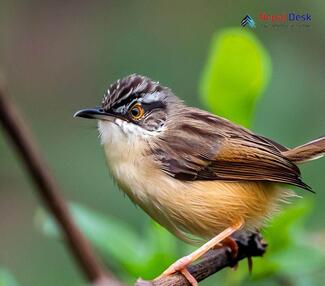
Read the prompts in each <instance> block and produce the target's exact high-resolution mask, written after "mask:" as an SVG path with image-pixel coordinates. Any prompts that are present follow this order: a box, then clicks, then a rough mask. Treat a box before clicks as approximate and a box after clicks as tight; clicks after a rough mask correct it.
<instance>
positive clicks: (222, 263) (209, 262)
mask: <svg viewBox="0 0 325 286" xmlns="http://www.w3.org/2000/svg"><path fill="white" fill-rule="evenodd" d="M235 240H236V242H237V244H238V247H239V249H238V255H237V257H236V258H233V257H232V255H231V251H230V249H229V248H228V247H223V248H220V249H216V250H210V251H209V252H208V253H207V254H206V255H205V256H204V257H203V258H202V259H201V260H200V262H198V263H197V264H194V265H190V266H189V267H188V270H189V271H190V273H191V274H192V275H193V276H194V277H195V279H196V280H197V281H198V282H199V281H202V280H204V279H205V278H207V277H209V276H210V275H212V274H214V273H216V272H218V271H220V270H222V269H223V268H225V267H233V266H235V265H236V264H237V263H238V262H239V261H240V260H242V259H244V258H250V257H252V256H262V255H263V254H264V252H265V251H266V246H267V245H266V243H265V242H264V241H263V239H262V236H261V235H260V234H259V233H243V234H241V235H239V236H238V237H237V238H235ZM135 285H136V286H187V285H190V283H189V282H188V281H187V280H186V278H185V277H184V276H183V275H182V274H179V273H175V274H173V275H171V276H168V277H163V278H156V279H155V280H152V281H145V280H141V279H139V280H138V281H137V283H136V284H135Z"/></svg>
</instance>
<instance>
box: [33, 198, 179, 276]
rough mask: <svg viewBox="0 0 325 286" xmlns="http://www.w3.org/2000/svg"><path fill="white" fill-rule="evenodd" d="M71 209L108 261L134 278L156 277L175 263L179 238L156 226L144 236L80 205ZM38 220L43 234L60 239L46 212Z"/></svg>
mask: <svg viewBox="0 0 325 286" xmlns="http://www.w3.org/2000/svg"><path fill="white" fill-rule="evenodd" d="M70 210H71V212H72V215H73V217H74V219H75V221H76V223H77V225H78V227H79V228H80V229H81V230H82V232H83V233H84V234H85V235H86V237H87V238H88V239H89V240H90V241H91V242H92V243H93V244H94V246H95V247H96V248H97V249H98V250H99V252H100V254H101V255H102V256H103V257H104V259H105V260H106V261H108V262H109V263H110V264H113V265H114V266H115V267H118V268H119V269H120V270H122V271H124V272H126V273H127V274H128V275H131V276H132V277H138V276H139V274H141V276H142V277H143V278H152V277H153V276H154V275H156V274H158V273H160V272H161V271H162V270H163V269H164V268H166V267H167V266H168V265H169V264H170V263H171V262H172V261H173V260H174V255H175V248H176V247H175V239H174V238H173V237H172V236H171V235H170V234H169V233H168V232H167V231H166V230H164V229H163V228H162V227H160V226H158V225H156V224H152V225H151V226H150V227H149V228H148V232H149V234H146V235H145V236H144V237H142V236H140V235H139V234H138V233H136V232H135V231H134V230H133V229H132V228H130V227H129V226H128V225H126V224H125V223H123V222H122V221H119V220H118V219H116V218H112V217H109V216H103V215H101V214H98V213H96V212H94V211H91V210H89V209H87V208H85V207H83V206H81V205H79V204H76V203H72V204H70ZM35 220H36V224H37V226H38V227H39V228H40V229H41V231H42V232H43V233H45V234H46V235H50V236H53V237H57V238H58V237H59V233H58V229H57V226H56V224H55V223H54V221H53V219H52V218H51V217H50V216H49V215H47V214H46V212H45V211H44V210H43V209H39V210H38V211H37V213H36V216H35ZM148 265H150V267H148ZM152 265H154V266H155V267H154V266H152Z"/></svg>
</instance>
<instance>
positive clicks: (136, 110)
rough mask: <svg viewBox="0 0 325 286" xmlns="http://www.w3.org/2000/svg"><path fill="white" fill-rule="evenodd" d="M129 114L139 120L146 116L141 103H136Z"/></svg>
mask: <svg viewBox="0 0 325 286" xmlns="http://www.w3.org/2000/svg"><path fill="white" fill-rule="evenodd" d="M129 113H130V115H131V117H132V118H133V119H136V120H138V119H140V118H141V117H142V116H143V115H144V110H143V107H142V106H141V104H140V103H136V104H135V105H133V106H132V107H131V108H130V110H129Z"/></svg>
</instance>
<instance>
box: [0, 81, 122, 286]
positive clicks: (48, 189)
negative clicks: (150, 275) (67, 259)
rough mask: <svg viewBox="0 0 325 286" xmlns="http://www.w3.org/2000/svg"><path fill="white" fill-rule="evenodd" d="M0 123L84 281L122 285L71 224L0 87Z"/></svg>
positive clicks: (46, 173) (18, 115)
mask: <svg viewBox="0 0 325 286" xmlns="http://www.w3.org/2000/svg"><path fill="white" fill-rule="evenodd" d="M0 122H1V124H2V125H3V128H4V131H5V132H6V133H7V135H8V137H9V138H10V139H11V141H12V143H13V145H14V146H15V148H16V151H17V153H18V154H19V156H20V157H21V159H22V161H23V162H24V164H25V167H26V170H27V171H28V173H29V175H30V176H31V178H32V179H33V181H34V183H35V185H36V187H37V188H36V191H37V192H38V195H39V196H40V198H41V199H42V201H43V203H44V204H45V205H46V207H47V208H48V210H49V211H50V212H51V213H52V214H53V216H54V217H55V219H56V221H57V223H58V225H59V227H60V228H61V230H62V233H63V235H64V238H65V242H66V244H67V247H68V248H69V249H70V251H71V253H72V255H73V256H74V258H75V261H76V262H77V264H78V265H79V267H80V269H81V270H82V272H83V273H84V275H85V276H86V278H87V279H88V280H89V281H90V282H91V283H94V284H95V285H97V286H99V285H101V286H104V285H107V286H108V285H110V286H113V285H116V286H117V285H119V286H120V285H122V283H121V282H119V281H118V280H117V279H116V278H114V276H113V275H112V274H111V273H108V272H107V271H104V269H103V267H102V266H101V264H100V263H99V261H98V260H97V258H96V257H95V255H94V252H93V250H92V249H91V247H90V245H89V243H88V241H87V240H86V239H85V238H84V236H83V235H82V234H81V232H80V231H79V229H78V228H77V227H76V225H75V224H74V222H73V220H72V217H71V215H70V213H69V210H68V208H67V205H66V203H65V201H64V200H63V198H62V196H61V195H60V192H59V187H58V185H57V184H56V181H55V180H54V178H53V176H52V175H51V173H50V171H49V169H48V167H47V165H46V164H45V163H44V161H43V159H42V157H41V155H40V153H39V152H38V150H37V148H36V146H35V143H34V142H33V140H32V139H31V138H32V137H31V134H30V132H28V130H27V126H26V124H24V122H23V121H22V119H21V117H20V114H19V113H18V111H17V110H16V108H15V106H14V105H13V104H12V103H11V102H10V101H9V99H8V97H7V96H6V95H5V92H4V90H3V86H1V85H0Z"/></svg>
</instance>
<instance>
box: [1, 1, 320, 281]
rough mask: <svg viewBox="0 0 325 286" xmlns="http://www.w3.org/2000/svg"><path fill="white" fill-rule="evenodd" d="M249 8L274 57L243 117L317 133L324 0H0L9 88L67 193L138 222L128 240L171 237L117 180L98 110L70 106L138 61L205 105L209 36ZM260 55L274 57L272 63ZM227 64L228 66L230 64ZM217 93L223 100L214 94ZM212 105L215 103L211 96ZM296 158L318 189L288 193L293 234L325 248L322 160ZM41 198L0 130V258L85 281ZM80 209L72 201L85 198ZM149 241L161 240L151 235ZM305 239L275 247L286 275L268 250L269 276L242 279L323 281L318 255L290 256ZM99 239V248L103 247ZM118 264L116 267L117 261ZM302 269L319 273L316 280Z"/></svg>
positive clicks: (292, 133)
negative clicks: (287, 23) (296, 19)
mask: <svg viewBox="0 0 325 286" xmlns="http://www.w3.org/2000/svg"><path fill="white" fill-rule="evenodd" d="M263 11H265V12H267V13H268V14H272V13H274V14H277V13H287V12H296V13H307V12H308V13H309V14H311V15H312V22H311V24H310V26H309V27H301V26H297V27H267V28H266V27H263V26H262V24H261V23H260V21H259V20H258V14H259V13H260V12H263ZM246 14H250V15H251V16H252V17H253V18H254V19H255V22H256V28H255V29H254V30H251V32H252V33H251V34H250V35H253V37H254V35H255V37H254V38H256V39H258V41H259V42H260V43H259V44H258V45H260V44H261V45H262V46H264V49H265V53H267V54H268V55H269V60H270V62H272V73H271V71H269V75H270V76H271V77H270V79H269V84H268V85H267V87H266V89H265V90H264V91H263V89H264V88H260V92H263V93H262V95H261V97H260V98H259V99H258V100H257V105H256V107H255V108H254V110H253V111H252V112H253V121H252V123H251V124H250V127H251V128H252V129H253V130H254V131H255V132H257V133H259V134H263V135H264V136H267V137H269V138H272V139H274V140H276V141H278V142H280V143H282V144H284V145H286V146H292V147H293V146H296V145H299V144H302V143H305V142H306V141H308V140H311V139H314V138H316V137H319V136H321V135H324V133H325V120H324V117H325V116H324V107H325V96H324V76H325V60H324V59H325V57H324V56H325V54H324V53H325V52H324V51H325V3H323V2H321V1H287V2H284V1H272V2H269V4H266V3H262V1H257V0H256V1H249V2H248V1H227V2H224V3H217V1H177V2H171V1H106V2H104V1H93V2H92V3H90V2H88V1H69V3H68V2H66V3H64V2H63V1H28V2H27V1H0V73H1V74H3V75H5V77H6V81H7V84H8V87H9V91H10V95H11V97H12V99H13V100H14V101H15V102H16V103H17V105H18V106H19V108H20V110H21V111H22V112H23V113H24V118H25V120H26V122H27V123H28V124H29V125H30V127H31V129H32V131H33V133H34V135H35V137H36V139H37V141H38V144H39V146H40V149H41V151H42V153H43V155H44V156H45V158H46V159H47V161H48V162H49V164H50V165H51V168H52V170H53V172H54V174H55V176H56V178H57V180H58V182H59V183H60V186H61V187H62V193H63V195H64V197H65V198H66V199H67V200H69V201H74V202H78V203H80V204H82V205H83V206H86V207H87V208H90V209H92V210H95V211H96V212H99V213H101V214H103V216H104V217H105V218H107V216H109V217H110V218H113V220H116V221H122V222H123V223H124V225H125V226H123V227H122V226H121V227H120V228H121V229H122V228H123V230H126V229H128V228H130V229H132V230H134V231H135V234H134V233H133V232H132V233H133V234H134V235H137V238H136V239H135V240H140V241H147V240H148V239H149V238H148V237H150V236H155V237H156V238H157V236H158V237H160V236H161V237H164V242H159V243H157V245H159V246H160V247H161V245H165V249H167V250H168V249H169V250H170V249H172V248H173V247H174V245H175V241H174V240H172V239H171V238H170V237H169V236H168V234H166V233H165V232H163V231H162V230H161V229H158V228H157V227H156V226H152V225H151V222H150V219H149V218H148V217H147V216H146V215H145V214H144V213H143V212H142V211H141V210H140V209H139V208H136V207H134V205H133V204H132V203H131V202H130V201H129V200H128V199H127V198H124V196H123V195H122V194H121V193H120V192H119V191H118V190H117V188H116V187H115V186H114V184H113V181H112V179H111V178H110V176H109V175H108V172H107V168H106V165H105V160H104V156H103V151H102V149H101V146H100V145H99V142H98V138H97V130H96V125H95V122H88V121H86V120H76V119H74V118H72V115H73V113H74V112H75V111H76V110H78V109H80V108H83V107H88V106H95V105H98V104H99V103H100V101H101V99H102V95H103V93H104V91H105V90H106V88H107V86H108V85H109V84H110V83H112V82H113V81H115V80H116V79H117V78H120V77H123V76H125V75H127V74H130V73H135V72H136V73H140V74H144V75H147V76H149V77H151V78H153V79H155V80H159V81H160V82H161V83H162V84H164V85H167V86H169V87H171V88H172V89H173V91H174V92H175V93H176V94H177V95H178V96H179V97H181V98H182V99H184V100H185V101H186V102H187V103H188V104H189V105H193V106H198V107H202V108H206V109H207V108H208V107H207V104H206V103H207V100H206V98H205V100H202V97H201V99H200V97H199V94H201V95H202V96H203V97H204V95H203V93H204V87H203V85H204V79H202V73H203V77H205V78H206V77H207V75H206V73H207V66H206V63H207V60H208V58H210V57H211V47H212V46H213V44H211V43H212V39H213V38H214V35H216V33H217V35H218V33H220V32H222V31H225V30H224V29H225V28H229V27H235V28H239V30H240V21H241V19H242V18H243V17H244V16H245V15H246ZM245 29H247V28H245ZM209 53H210V56H208V55H209ZM263 53H264V52H263ZM243 57H245V55H243ZM266 57H268V56H267V55H266ZM210 59H211V58H210ZM267 66H269V68H270V66H271V64H270V63H268V64H267ZM224 68H226V67H224ZM231 68H232V69H233V72H234V82H238V78H237V77H239V76H240V75H241V73H244V72H245V70H243V68H242V67H238V69H236V65H234V66H232V67H231ZM266 69H267V67H266ZM227 71H228V75H229V69H228V70H227ZM204 73H205V76H204ZM222 74H223V73H222ZM201 79H202V80H201ZM236 80H237V81H236ZM220 96H222V95H220ZM215 105H216V106H218V98H216V102H215ZM226 106H227V105H226ZM209 108H210V110H214V103H211V101H210V106H209ZM243 109H245V108H243ZM229 110H231V109H230V108H229ZM245 110H246V109H245ZM217 111H218V110H217ZM226 111H227V110H226ZM229 112H230V111H229ZM221 113H222V112H221ZM223 115H225V114H223ZM238 120H239V121H241V119H240V118H239V119H238ZM243 123H246V124H248V122H244V121H243ZM301 169H302V172H303V177H304V179H305V181H306V182H307V183H309V184H310V185H311V186H312V187H313V189H314V190H315V191H316V192H317V194H316V195H312V194H309V193H305V192H304V191H302V190H298V194H299V195H303V196H304V197H307V198H308V203H307V204H306V205H296V203H295V204H293V205H294V206H293V207H292V208H293V210H292V209H291V213H289V214H290V215H289V217H292V220H294V219H295V218H296V217H299V216H300V214H301V215H302V216H303V217H304V219H305V220H306V222H305V223H304V224H302V223H298V224H300V227H299V230H297V231H296V232H294V233H293V234H292V235H294V236H299V238H300V239H301V240H304V241H306V242H310V243H311V244H313V245H317V246H318V247H319V248H318V252H319V253H323V254H324V252H325V245H324V240H325V219H324V218H325V214H324V208H323V205H324V203H325V190H324V187H325V183H324V178H323V177H324V175H323V174H324V170H325V160H324V159H323V160H318V161H314V162H312V163H307V164H306V165H304V166H302V168H301ZM294 207H296V208H294ZM38 208H39V201H38V200H37V198H36V197H35V194H34V192H33V186H32V184H31V182H30V180H29V178H27V176H26V175H25V172H24V171H23V170H22V168H21V164H20V162H19V161H18V160H17V157H16V155H15V154H14V153H13V151H12V149H11V148H10V145H9V144H8V142H7V140H6V139H5V138H4V136H3V133H2V132H0V268H6V269H9V270H10V272H11V273H13V275H14V276H15V278H16V279H17V281H18V282H20V285H44V286H52V285H53V286H54V285H58V284H59V285H62V286H65V285H67V286H70V285H81V284H82V283H83V279H82V276H81V275H80V273H79V272H78V269H76V267H75V265H74V264H73V261H72V259H71V257H70V255H69V254H68V253H67V252H66V250H65V248H64V247H63V245H62V243H61V242H59V241H58V240H55V239H49V238H48V237H46V236H44V234H43V233H42V231H40V227H35V220H36V221H38V222H39V220H41V219H40V217H42V218H43V219H44V215H43V216H42V214H40V211H39V212H37V215H36V218H35V212H36V210H37V209H38ZM306 209H309V211H306ZM75 211H76V212H77V213H78V211H80V206H79V207H78V206H77V207H76V210H75ZM307 212H309V215H308V216H307V215H306V213H307ZM79 218H80V217H79ZM89 218H90V214H89V215H86V220H87V219H89ZM94 220H95V219H94ZM289 220H290V219H289ZM83 223H84V225H85V224H86V223H87V222H85V221H83ZM90 224H91V223H90ZM36 225H39V223H36ZM119 225H120V224H117V226H116V225H115V228H114V227H113V228H111V230H112V231H114V234H112V236H113V237H115V238H118V237H119V235H120V236H123V234H124V235H125V236H127V234H126V233H125V232H123V233H122V231H123V230H121V233H119ZM275 225H276V226H278V228H276V226H275V229H276V230H277V231H273V236H272V237H273V238H272V237H271V238H270V239H271V240H272V239H276V238H277V236H281V235H282V234H283V233H282V232H281V229H282V228H285V227H286V226H287V224H285V223H283V224H282V225H281V223H278V224H276V223H275ZM110 227H112V224H111V223H110ZM102 229H103V228H101V230H102ZM148 230H149V231H148ZM48 232H51V231H48ZM94 232H96V230H94ZM298 232H299V234H298ZM270 233H272V230H270ZM266 235H267V234H266ZM105 237H106V236H105ZM156 238H155V239H156ZM155 239H154V240H155ZM149 240H150V239H149ZM105 241H106V240H105V239H104V240H103V241H101V242H100V243H99V244H101V245H103V244H105ZM151 242H152V240H151ZM156 242H157V241H156ZM109 243H110V233H109V232H108V234H107V244H109ZM298 244H299V243H298ZM144 245H145V246H144V247H146V246H148V244H146V243H144ZM166 245H167V246H166ZM292 245H293V243H292V244H291V246H292ZM291 246H290V247H291ZM182 247H183V248H185V247H184V246H183V245H182ZM149 248H150V247H149ZM152 249H154V250H153V251H156V252H157V247H156V248H155V247H154V246H153V247H152ZM301 249H303V248H301V247H296V248H295V250H294V251H291V252H290V251H289V252H283V253H282V254H281V255H278V256H274V257H273V259H274V260H278V261H291V262H292V264H290V265H286V266H287V267H288V268H290V267H291V268H293V270H292V271H293V273H294V271H295V270H296V274H297V275H296V277H297V279H296V280H294V279H293V280H290V279H289V280H288V279H287V276H285V275H278V274H277V273H279V271H278V269H272V266H266V264H268V265H270V264H272V263H271V262H270V260H272V259H271V258H268V257H267V258H266V260H264V265H265V267H264V268H265V269H266V268H267V269H268V271H269V275H266V274H263V275H264V277H267V279H263V280H258V281H259V282H253V279H250V278H245V281H244V282H242V283H246V284H247V285H250V284H251V283H257V284H256V285H323V284H322V282H323V281H324V279H325V274H324V271H322V270H325V260H324V259H319V260H316V262H315V261H314V260H313V259H311V258H310V257H308V255H307V254H306V253H305V252H302V253H300V255H298V256H297V257H299V258H296V257H295V255H296V254H297V252H298V250H301ZM99 250H102V249H100V247H99ZM130 251H131V250H130ZM139 251H140V252H141V249H140V250H139V249H138V252H139ZM146 251H147V252H148V250H146ZM101 253H102V251H101ZM108 253H109V254H112V253H111V252H110V251H108ZM288 253H289V254H290V255H287V254H288ZM308 253H309V252H308ZM109 254H108V255H107V256H109ZM113 256H114V255H113ZM158 256H159V255H158ZM177 256H179V255H178V254H177V253H172V254H170V257H167V258H166V255H165V256H164V255H162V256H161V257H160V256H159V257H160V258H159V259H165V258H166V261H169V260H173V259H174V258H175V257H177ZM287 256H290V259H288V257H287ZM162 257H163V258H162ZM147 258H148V257H147ZM275 258H277V259H275ZM114 259H115V260H118V258H116V257H115V258H114ZM114 259H112V260H114ZM285 259H287V260H285ZM295 259H296V260H300V259H301V260H303V261H302V265H300V266H299V267H302V269H307V270H308V267H309V266H310V265H313V267H312V269H311V270H310V269H309V270H308V273H307V274H306V275H304V272H303V271H302V270H301V268H299V270H298V268H297V267H295V264H294V262H295V261H294V260H295ZM317 259H318V258H317ZM155 261H156V262H157V260H155ZM266 262H268V263H266ZM258 263H260V265H257V271H260V272H261V270H259V268H261V267H262V268H263V260H261V261H259V262H258ZM258 263H257V264H258ZM303 263H305V265H303ZM313 263H314V264H313ZM113 264H114V263H113ZM117 264H118V263H117ZM119 264H123V263H122V262H121V263H119ZM242 264H244V263H242ZM316 264H317V267H316V266H315V265H316ZM149 265H150V266H149ZM272 265H273V264H272ZM124 266H125V265H124ZM273 266H274V265H273ZM132 267H133V268H132ZM134 267H135V266H132V265H126V266H125V267H124V268H127V269H128V270H127V271H126V272H127V273H122V272H121V274H120V275H121V277H122V278H124V279H126V280H129V281H132V279H131V278H132V275H136V273H137V274H138V275H139V276H143V275H142V272H138V271H137V270H138V269H136V270H134ZM150 267H153V266H152V263H151V264H150V259H149V262H148V266H147V267H143V268H141V267H139V271H141V269H142V270H143V269H145V268H150ZM277 267H279V265H277ZM113 268H114V269H116V271H117V272H119V271H121V270H119V266H118V265H113ZM120 268H121V267H120ZM122 268H123V267H122ZM140 268H141V269H140ZM273 268H276V266H274V267H273ZM316 268H317V269H316ZM270 269H271V270H270ZM313 270H314V272H313ZM132 271H133V272H135V273H132ZM119 273H120V272H119ZM229 273H230V274H229ZM233 273H234V272H232V270H229V272H227V271H224V273H219V274H218V275H216V276H215V277H213V278H210V279H208V280H209V281H210V285H214V283H215V281H216V280H217V279H221V278H220V277H222V276H227V275H228V276H234V277H235V276H236V277H237V278H236V279H237V280H238V281H242V278H240V277H239V276H240V275H241V274H240V273H243V271H241V272H240V271H238V274H236V275H234V274H233ZM148 275H149V274H148ZM242 275H244V274H242ZM0 276H1V271H0ZM217 276H218V277H217ZM219 276H220V277H219ZM309 276H313V278H315V279H314V280H312V282H311V280H310V279H309V278H308V277H309ZM224 279H228V280H227V281H228V282H227V283H228V284H222V285H231V283H232V284H233V285H235V283H236V281H231V282H230V279H229V277H228V278H227V277H226V278H224ZM234 279H235V278H234ZM234 279H232V280H234ZM256 279H257V278H256ZM209 281H208V282H205V283H206V285H208V284H209ZM290 283H291V284H290ZM303 283H304V284H303ZM0 285H1V280H0ZM12 285H13V284H12ZM202 285H203V283H202ZM254 285H255V284H254ZM1 286H2V285H1Z"/></svg>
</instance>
